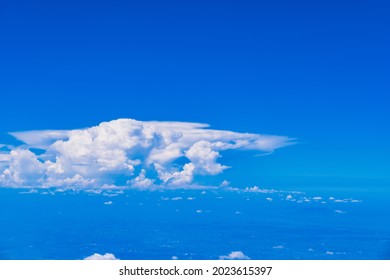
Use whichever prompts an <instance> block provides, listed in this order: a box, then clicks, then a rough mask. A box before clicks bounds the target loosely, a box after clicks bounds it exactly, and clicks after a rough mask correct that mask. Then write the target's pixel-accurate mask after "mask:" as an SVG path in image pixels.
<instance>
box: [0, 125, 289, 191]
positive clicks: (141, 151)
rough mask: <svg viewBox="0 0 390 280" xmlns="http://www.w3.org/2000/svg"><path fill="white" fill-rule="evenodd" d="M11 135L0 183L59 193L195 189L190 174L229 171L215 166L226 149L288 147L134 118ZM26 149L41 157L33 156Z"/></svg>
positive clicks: (279, 140) (281, 141)
mask: <svg viewBox="0 0 390 280" xmlns="http://www.w3.org/2000/svg"><path fill="white" fill-rule="evenodd" d="M11 134H12V135H13V136H14V137H16V138H17V139H19V140H21V141H23V142H24V143H25V144H24V145H22V146H20V147H19V148H18V147H17V148H13V149H12V150H11V151H10V152H2V153H1V154H0V183H1V185H3V186H8V187H36V188H38V187H43V188H47V187H57V188H62V189H64V188H65V189H66V188H71V189H93V188H102V187H103V186H104V188H118V187H135V188H152V187H161V186H163V187H184V186H186V185H188V186H195V185H196V182H194V177H195V176H196V175H198V176H204V175H217V174H220V173H222V172H223V171H224V170H225V169H226V168H229V167H228V166H225V165H222V164H221V163H219V162H218V160H219V159H220V158H221V153H223V151H225V150H231V149H241V150H254V151H263V152H272V151H274V150H275V149H278V148H281V147H284V146H287V145H290V144H292V139H290V138H288V137H285V136H273V135H261V134H250V133H238V132H232V131H225V130H212V129H209V128H208V125H206V124H200V123H187V122H141V121H136V120H132V119H118V120H114V121H110V122H103V123H101V124H99V125H98V126H94V127H90V128H85V129H76V130H44V131H26V132H15V133H11ZM30 148H39V149H41V150H43V152H42V153H40V154H39V155H38V154H35V153H33V152H32V151H30V150H29V149H30ZM115 178H124V179H125V180H124V182H127V183H126V184H125V183H123V180H122V183H118V181H116V179H115Z"/></svg>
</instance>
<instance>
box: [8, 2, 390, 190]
mask: <svg viewBox="0 0 390 280" xmlns="http://www.w3.org/2000/svg"><path fill="white" fill-rule="evenodd" d="M389 8H390V6H389V4H388V3H386V1H299V2H297V1H199V0H198V1H115V0H114V1H112V0H111V1H84V0H78V1H70V0H67V1H18V0H15V1H2V2H1V4H0V94H1V101H0V102H1V103H0V134H1V135H0V143H4V142H8V141H10V138H9V137H7V136H6V135H5V132H9V131H20V130H31V129H71V128H80V127H86V126H92V125H96V124H98V123H99V122H101V121H107V120H112V119H116V118H120V117H122V118H135V119H138V120H176V121H195V122H205V123H209V124H211V125H212V127H213V128H216V129H229V130H233V131H240V132H254V133H267V134H276V135H287V136H290V137H296V138H298V139H299V143H298V145H295V146H292V147H287V148H284V149H282V150H278V151H277V152H276V153H275V154H274V155H271V156H266V157H252V156H250V155H244V156H240V157H241V158H238V159H236V160H240V162H241V169H240V170H236V171H235V170H233V169H232V170H228V171H226V173H227V174H229V172H230V174H231V175H232V177H234V176H233V175H234V172H237V173H240V172H241V173H240V174H241V175H239V177H240V178H241V181H242V182H245V183H248V184H249V183H253V182H254V181H255V182H258V184H262V183H264V184H269V185H276V184H285V185H290V186H298V185H304V184H309V185H334V186H338V185H342V184H348V185H350V184H353V185H357V184H360V185H363V186H366V187H370V186H372V185H375V184H378V185H386V184H388V183H389V182H390V173H389V170H390V163H389V160H388V159H389V157H390V148H389V146H390V145H389V140H390V132H389V129H388V126H389V125H388V123H389V120H390V110H389V109H388V107H389V103H390V102H389V101H390V97H389V92H390V84H389V70H390V69H389V65H390V64H389V62H390V59H389V49H390V39H389V38H390V37H389V35H390V31H389V30H390V23H389V17H388V14H389ZM227 156H229V155H227ZM242 159H245V160H242ZM222 161H223V160H222ZM233 166H234V165H233ZM244 171H245V174H244V173H243V172H244ZM236 176H238V175H237V174H236ZM247 178H250V180H249V179H247Z"/></svg>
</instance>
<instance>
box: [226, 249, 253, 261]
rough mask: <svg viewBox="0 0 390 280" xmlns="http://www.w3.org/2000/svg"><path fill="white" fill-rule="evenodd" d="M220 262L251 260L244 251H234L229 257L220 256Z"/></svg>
mask: <svg viewBox="0 0 390 280" xmlns="http://www.w3.org/2000/svg"><path fill="white" fill-rule="evenodd" d="M219 259H220V260H249V259H250V258H249V257H248V256H246V255H245V254H244V253H243V252H242V251H233V252H231V253H230V254H229V255H226V256H219Z"/></svg>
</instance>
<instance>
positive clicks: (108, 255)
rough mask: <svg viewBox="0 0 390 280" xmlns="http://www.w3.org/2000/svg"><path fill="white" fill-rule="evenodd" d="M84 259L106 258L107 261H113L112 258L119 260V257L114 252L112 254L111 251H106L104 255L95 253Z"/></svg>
mask: <svg viewBox="0 0 390 280" xmlns="http://www.w3.org/2000/svg"><path fill="white" fill-rule="evenodd" d="M84 260H88V261H95V260H106V261H109V260H110V261H111V260H119V259H117V258H116V257H115V256H114V255H113V254H110V253H106V254H104V255H100V254H97V253H95V254H93V255H91V256H89V257H86V258H84Z"/></svg>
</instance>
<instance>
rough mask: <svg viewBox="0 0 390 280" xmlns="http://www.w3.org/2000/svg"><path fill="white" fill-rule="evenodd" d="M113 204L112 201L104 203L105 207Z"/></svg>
mask: <svg viewBox="0 0 390 280" xmlns="http://www.w3.org/2000/svg"><path fill="white" fill-rule="evenodd" d="M111 204H112V201H111V200H110V201H106V202H104V205H111Z"/></svg>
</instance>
